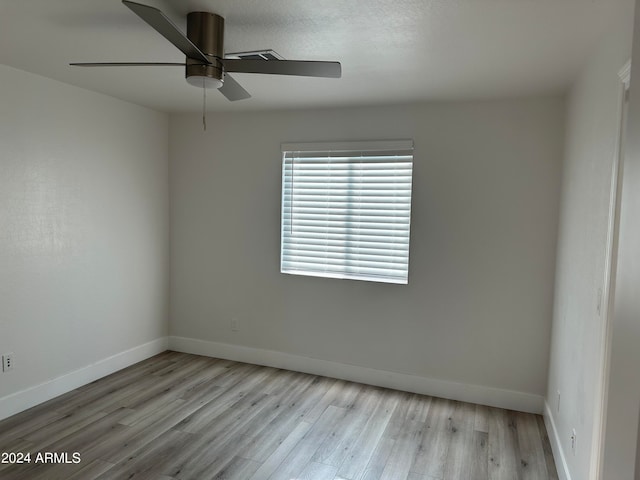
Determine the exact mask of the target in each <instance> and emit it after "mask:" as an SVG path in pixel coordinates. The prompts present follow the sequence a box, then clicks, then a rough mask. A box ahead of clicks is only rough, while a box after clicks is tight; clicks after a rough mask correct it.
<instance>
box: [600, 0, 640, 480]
mask: <svg viewBox="0 0 640 480" xmlns="http://www.w3.org/2000/svg"><path fill="white" fill-rule="evenodd" d="M630 89H631V95H630V100H629V120H628V124H627V129H628V134H627V138H626V155H625V161H624V179H623V185H622V202H621V214H620V240H619V241H620V243H619V250H618V272H617V273H618V275H617V279H616V298H615V303H614V308H615V311H614V318H613V324H612V326H613V332H612V339H611V373H610V384H609V399H608V404H607V430H606V438H605V451H604V475H603V477H602V478H603V479H609V478H612V479H613V478H615V479H620V480H631V479H633V478H635V479H636V480H637V479H639V478H640V470H637V469H635V465H636V464H637V461H638V460H637V459H636V456H637V455H638V454H640V452H639V451H638V447H640V444H638V418H639V414H638V408H639V407H640V375H639V367H640V223H639V222H638V219H639V218H640V136H639V135H638V132H640V97H639V96H638V93H639V92H640V2H639V1H636V12H635V26H634V33H633V59H632V67H631V86H630ZM634 470H635V474H634Z"/></svg>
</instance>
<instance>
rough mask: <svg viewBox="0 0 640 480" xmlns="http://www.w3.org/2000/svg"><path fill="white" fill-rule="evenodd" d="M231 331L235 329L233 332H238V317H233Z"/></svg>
mask: <svg viewBox="0 0 640 480" xmlns="http://www.w3.org/2000/svg"><path fill="white" fill-rule="evenodd" d="M231 331H233V332H237V331H238V319H237V318H232V319H231Z"/></svg>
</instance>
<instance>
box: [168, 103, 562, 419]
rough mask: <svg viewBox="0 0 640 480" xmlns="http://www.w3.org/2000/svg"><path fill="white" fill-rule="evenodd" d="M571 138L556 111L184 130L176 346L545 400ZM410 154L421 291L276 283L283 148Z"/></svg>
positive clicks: (403, 111)
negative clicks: (350, 144) (389, 142)
mask: <svg viewBox="0 0 640 480" xmlns="http://www.w3.org/2000/svg"><path fill="white" fill-rule="evenodd" d="M563 120H564V102H563V100H562V99H559V98H532V99H521V100H504V101H493V102H475V103H474V102H468V103H465V102H462V103H448V104H432V105H422V106H396V107H380V108H362V109H344V110H324V111H297V112H275V113H274V112H272V113H245V114H240V113H212V114H209V119H208V130H207V131H206V132H203V131H202V126H201V118H200V117H199V116H198V115H182V116H172V117H171V122H170V181H171V186H170V190H171V222H172V229H171V249H172V252H171V321H170V331H171V335H173V336H178V337H187V338H192V339H200V340H207V341H214V342H221V343H223V344H233V345H242V346H245V347H252V348H256V349H265V350H273V351H277V352H286V353H289V354H293V355H299V356H304V357H311V358H315V359H321V360H330V361H334V362H338V363H341V364H348V365H356V366H366V367H369V368H372V369H379V370H384V371H391V372H400V373H404V374H410V375H416V376H419V377H426V378H430V379H442V380H447V381H451V382H459V383H461V384H468V385H482V386H486V387H494V388H497V389H504V390H512V391H516V392H525V393H527V394H531V395H534V396H542V395H544V392H545V388H546V382H547V366H548V355H549V335H550V324H551V311H552V296H553V275H554V259H555V248H556V233H557V230H556V228H557V211H558V198H559V184H560V164H561V157H562V146H563V136H564V133H563ZM398 138H400V139H402V138H413V139H414V141H415V165H414V190H413V212H412V225H411V252H410V270H409V285H408V286H397V285H389V284H376V283H369V282H360V281H348V280H335V279H321V278H308V277H300V276H288V275H283V274H280V273H279V251H280V250H279V249H280V244H279V241H280V233H279V217H280V191H281V190H280V188H281V185H280V183H281V154H280V143H281V142H287V141H289V142H302V141H324V140H327V141H339V140H366V139H398ZM232 318H237V319H239V321H240V329H239V331H238V332H233V331H231V329H230V320H231V319H232ZM540 400H541V397H540ZM541 403H542V402H540V406H539V407H537V408H541Z"/></svg>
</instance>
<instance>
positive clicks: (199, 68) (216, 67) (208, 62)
mask: <svg viewBox="0 0 640 480" xmlns="http://www.w3.org/2000/svg"><path fill="white" fill-rule="evenodd" d="M122 3H124V4H125V5H126V6H127V7H129V8H130V9H131V10H132V11H133V13H135V14H136V15H138V16H139V17H140V18H141V19H142V20H144V21H145V22H147V23H148V24H149V25H150V26H151V27H152V28H153V29H154V30H156V31H157V32H158V33H159V34H161V35H162V36H163V37H165V38H166V39H167V40H169V41H170V42H171V43H172V44H173V45H174V46H175V47H176V48H177V49H178V50H180V51H181V52H182V53H184V54H185V55H186V56H187V58H186V61H185V62H184V63H169V62H103V63H71V64H70V65H73V66H79V67H126V66H184V67H186V68H185V76H186V79H187V82H188V83H190V84H191V85H194V86H197V87H204V88H217V89H219V90H220V92H221V93H222V94H223V95H224V96H225V97H227V99H229V100H231V101H234V100H242V99H245V98H250V97H251V95H250V94H249V92H247V91H246V90H245V89H244V88H242V87H241V86H240V84H239V83H238V82H236V81H235V80H234V79H233V78H232V77H231V76H230V75H229V72H238V73H263V74H271V75H299V76H304V77H329V78H340V76H341V73H342V71H341V66H340V63H339V62H319V61H306V60H277V59H264V57H260V56H258V55H250V56H251V57H252V58H225V54H224V18H222V17H221V16H219V15H216V14H215V13H208V12H191V13H189V14H188V15H187V34H186V35H185V34H184V33H182V31H180V29H179V28H178V27H177V26H176V25H175V24H174V23H173V22H172V21H171V20H170V19H169V18H168V17H167V16H166V15H165V14H164V13H162V12H161V11H160V10H158V9H157V8H154V7H150V6H147V5H142V4H140V3H135V2H130V1H128V0H122ZM248 53H251V52H248Z"/></svg>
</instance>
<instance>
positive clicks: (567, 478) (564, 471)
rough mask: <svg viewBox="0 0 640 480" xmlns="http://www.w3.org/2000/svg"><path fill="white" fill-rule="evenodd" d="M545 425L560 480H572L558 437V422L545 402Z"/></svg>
mask: <svg viewBox="0 0 640 480" xmlns="http://www.w3.org/2000/svg"><path fill="white" fill-rule="evenodd" d="M544 424H545V426H546V427H547V434H548V435H549V442H551V450H553V458H554V460H555V461H556V469H557V470H558V478H559V479H560V480H571V474H570V473H569V466H568V465H567V457H566V456H565V454H564V450H563V449H562V443H561V442H560V436H559V435H558V429H557V428H556V422H555V421H554V419H553V414H552V413H551V408H549V404H548V403H547V402H546V401H545V402H544Z"/></svg>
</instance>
